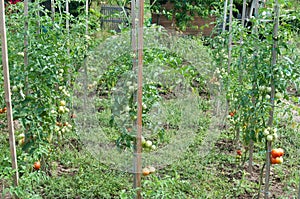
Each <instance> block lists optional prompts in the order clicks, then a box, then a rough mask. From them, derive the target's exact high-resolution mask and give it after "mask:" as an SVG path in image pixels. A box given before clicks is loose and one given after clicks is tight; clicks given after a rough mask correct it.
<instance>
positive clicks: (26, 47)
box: [24, 0, 28, 95]
mask: <svg viewBox="0 0 300 199" xmlns="http://www.w3.org/2000/svg"><path fill="white" fill-rule="evenodd" d="M24 18H25V20H24V66H25V68H27V66H28V0H24ZM27 84H28V77H26V78H25V88H26V95H27V94H28V93H27V90H28V89H27V87H28V85H27Z"/></svg>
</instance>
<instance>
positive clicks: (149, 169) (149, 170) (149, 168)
mask: <svg viewBox="0 0 300 199" xmlns="http://www.w3.org/2000/svg"><path fill="white" fill-rule="evenodd" d="M155 171H156V169H155V167H153V166H147V167H145V168H143V170H142V173H143V175H144V176H147V175H149V174H151V173H154V172H155Z"/></svg>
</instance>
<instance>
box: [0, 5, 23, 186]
mask: <svg viewBox="0 0 300 199" xmlns="http://www.w3.org/2000/svg"><path fill="white" fill-rule="evenodd" d="M0 13H1V17H0V24H1V40H2V66H3V76H4V90H5V102H6V108H7V123H8V131H9V145H10V153H11V160H12V169H13V170H14V185H15V186H18V182H19V173H18V163H17V154H16V145H15V134H14V123H13V115H12V105H11V91H10V79H9V66H8V54H7V40H6V25H5V7H4V1H1V5H0Z"/></svg>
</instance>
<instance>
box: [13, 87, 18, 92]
mask: <svg viewBox="0 0 300 199" xmlns="http://www.w3.org/2000/svg"><path fill="white" fill-rule="evenodd" d="M11 90H12V91H13V92H17V91H18V90H19V88H18V87H17V86H13V87H12V89H11Z"/></svg>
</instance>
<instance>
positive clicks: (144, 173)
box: [142, 168, 150, 176]
mask: <svg viewBox="0 0 300 199" xmlns="http://www.w3.org/2000/svg"><path fill="white" fill-rule="evenodd" d="M142 173H143V175H144V176H147V175H149V174H150V170H149V169H148V168H143V170H142Z"/></svg>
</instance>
